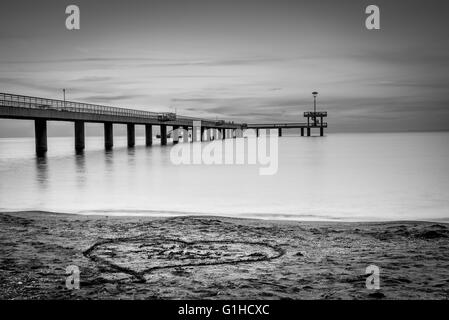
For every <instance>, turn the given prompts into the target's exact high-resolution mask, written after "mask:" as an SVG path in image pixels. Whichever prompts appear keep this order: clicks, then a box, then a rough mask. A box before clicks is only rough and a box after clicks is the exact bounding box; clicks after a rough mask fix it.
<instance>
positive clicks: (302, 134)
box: [301, 128, 304, 137]
mask: <svg viewBox="0 0 449 320" xmlns="http://www.w3.org/2000/svg"><path fill="white" fill-rule="evenodd" d="M301 137H304V128H301Z"/></svg>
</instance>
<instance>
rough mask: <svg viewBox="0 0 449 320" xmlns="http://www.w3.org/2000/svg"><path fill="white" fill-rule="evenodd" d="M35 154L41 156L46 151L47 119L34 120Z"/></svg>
mask: <svg viewBox="0 0 449 320" xmlns="http://www.w3.org/2000/svg"><path fill="white" fill-rule="evenodd" d="M34 135H35V142H36V154H37V155H38V156H43V155H45V153H46V152H47V120H42V119H36V120H34Z"/></svg>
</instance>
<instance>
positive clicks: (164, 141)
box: [161, 124, 167, 146]
mask: <svg viewBox="0 0 449 320" xmlns="http://www.w3.org/2000/svg"><path fill="white" fill-rule="evenodd" d="M166 145H167V126H166V125H165V124H161V146H166Z"/></svg>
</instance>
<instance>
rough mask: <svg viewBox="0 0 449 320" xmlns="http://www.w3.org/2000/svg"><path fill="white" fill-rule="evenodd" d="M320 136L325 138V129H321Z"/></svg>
mask: <svg viewBox="0 0 449 320" xmlns="http://www.w3.org/2000/svg"><path fill="white" fill-rule="evenodd" d="M320 136H321V137H322V136H324V128H323V127H320Z"/></svg>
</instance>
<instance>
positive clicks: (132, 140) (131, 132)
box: [126, 123, 136, 148]
mask: <svg viewBox="0 0 449 320" xmlns="http://www.w3.org/2000/svg"><path fill="white" fill-rule="evenodd" d="M126 131H127V133H128V147H130V148H132V147H134V146H135V145H136V129H135V126H134V124H132V123H128V124H127V125H126Z"/></svg>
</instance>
